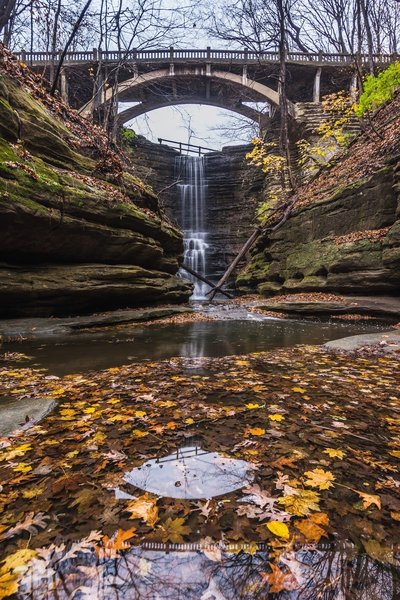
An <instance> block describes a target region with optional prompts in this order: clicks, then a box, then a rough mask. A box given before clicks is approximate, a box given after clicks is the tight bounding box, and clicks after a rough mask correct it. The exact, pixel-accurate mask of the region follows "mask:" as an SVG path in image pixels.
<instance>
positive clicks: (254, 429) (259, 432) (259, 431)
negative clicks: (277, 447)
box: [246, 427, 265, 436]
mask: <svg viewBox="0 0 400 600" xmlns="http://www.w3.org/2000/svg"><path fill="white" fill-rule="evenodd" d="M246 432H247V433H250V435H256V436H262V435H265V429H261V427H251V428H249V429H247V430H246Z"/></svg>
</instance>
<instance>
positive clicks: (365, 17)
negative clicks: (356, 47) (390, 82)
mask: <svg viewBox="0 0 400 600" xmlns="http://www.w3.org/2000/svg"><path fill="white" fill-rule="evenodd" d="M360 9H361V14H362V17H363V21H364V26H365V33H366V34H367V46H368V59H369V60H368V62H369V70H370V73H372V75H375V63H374V42H373V39H372V30H371V24H370V22H369V15H368V9H367V3H366V0H360Z"/></svg>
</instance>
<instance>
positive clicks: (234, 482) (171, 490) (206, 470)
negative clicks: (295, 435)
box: [124, 446, 253, 499]
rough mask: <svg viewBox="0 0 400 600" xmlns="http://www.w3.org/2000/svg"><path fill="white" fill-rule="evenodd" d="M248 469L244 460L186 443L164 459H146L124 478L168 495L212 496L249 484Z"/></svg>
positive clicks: (250, 466)
mask: <svg viewBox="0 0 400 600" xmlns="http://www.w3.org/2000/svg"><path fill="white" fill-rule="evenodd" d="M251 469H252V465H251V464H250V463H247V462H246V461H244V460H236V459H233V458H226V457H225V456H222V455H221V454H219V453H218V452H206V451H204V450H202V449H201V448H200V447H199V446H187V447H184V448H179V449H178V450H177V451H176V452H175V453H174V454H170V455H169V456H166V457H164V458H160V459H158V458H157V459H152V460H149V461H147V462H146V463H144V465H143V466H141V467H137V468H135V469H133V470H132V471H129V472H128V473H126V474H125V475H124V480H125V481H126V482H127V483H129V484H131V485H133V486H135V487H138V488H140V489H142V490H146V491H147V492H151V493H153V494H157V495H159V496H165V497H168V498H193V499H194V498H198V499H201V498H213V497H214V496H220V495H221V494H228V493H229V492H233V491H235V490H238V489H240V488H242V487H244V486H245V485H246V484H248V483H250V482H251V481H252V479H253V475H252V470H251Z"/></svg>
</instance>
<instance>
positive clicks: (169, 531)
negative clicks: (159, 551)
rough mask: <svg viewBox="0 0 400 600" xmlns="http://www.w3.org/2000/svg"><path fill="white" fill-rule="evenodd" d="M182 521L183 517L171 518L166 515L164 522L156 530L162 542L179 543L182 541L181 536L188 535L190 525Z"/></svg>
mask: <svg viewBox="0 0 400 600" xmlns="http://www.w3.org/2000/svg"><path fill="white" fill-rule="evenodd" d="M184 523H185V519H182V518H177V519H171V517H168V519H167V520H166V521H165V522H164V523H162V524H161V525H159V526H158V527H157V529H156V531H157V532H159V533H160V537H161V539H162V541H163V542H172V543H173V544H181V543H182V542H183V536H185V535H189V533H190V532H191V529H190V527H188V526H187V525H184Z"/></svg>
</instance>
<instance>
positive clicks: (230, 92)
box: [82, 65, 295, 123]
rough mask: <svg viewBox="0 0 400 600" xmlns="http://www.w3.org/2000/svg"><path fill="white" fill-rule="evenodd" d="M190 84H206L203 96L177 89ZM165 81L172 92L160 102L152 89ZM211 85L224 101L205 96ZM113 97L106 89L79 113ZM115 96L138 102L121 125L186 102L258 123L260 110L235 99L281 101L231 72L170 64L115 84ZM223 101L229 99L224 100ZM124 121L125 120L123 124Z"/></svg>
mask: <svg viewBox="0 0 400 600" xmlns="http://www.w3.org/2000/svg"><path fill="white" fill-rule="evenodd" d="M190 81H197V82H199V81H201V82H202V83H205V88H206V90H205V93H196V92H194V93H193V91H191V94H190V96H189V97H188V95H187V94H186V95H185V94H183V93H182V92H181V91H180V89H179V88H180V84H181V83H183V82H186V84H187V82H190ZM166 82H169V83H170V84H171V90H172V93H171V94H166V95H164V94H163V100H162V101H161V100H160V93H159V92H158V93H153V92H152V90H154V86H155V85H157V84H162V83H166ZM212 82H216V83H218V85H219V86H222V87H223V88H225V90H226V92H227V93H226V94H224V98H225V99H221V98H220V97H219V96H217V97H213V98H212V97H210V95H209V93H207V89H210V86H211V84H212ZM113 94H114V90H112V89H111V88H109V89H107V90H105V92H104V93H103V98H102V100H101V101H100V102H99V101H98V100H97V102H96V100H91V101H90V102H89V103H88V104H87V105H86V106H85V107H84V109H83V110H82V114H83V116H90V115H91V114H92V112H93V109H94V107H95V106H96V108H101V106H103V105H104V104H107V103H108V102H110V101H111V100H112V98H113ZM116 95H117V98H118V101H122V102H138V103H140V104H138V107H132V109H127V110H128V111H130V112H129V113H128V112H127V111H123V112H122V113H120V115H119V117H118V120H119V122H120V123H122V122H126V121H127V120H129V119H130V118H134V117H135V116H139V114H143V113H145V112H148V111H150V110H155V108H161V107H163V106H173V105H176V104H189V103H190V104H208V105H213V106H221V108H226V109H228V110H232V111H234V112H237V113H239V114H243V115H245V116H248V117H249V118H251V119H253V120H257V121H259V115H260V113H259V111H256V110H254V109H251V107H248V106H246V105H244V104H243V102H240V101H236V102H235V100H237V98H239V99H240V98H242V99H244V100H245V101H247V102H251V101H254V102H268V103H270V104H272V105H275V106H279V100H280V96H279V93H278V92H277V91H275V90H273V89H272V88H270V87H268V86H266V85H265V84H263V83H259V82H257V81H255V80H253V79H249V78H248V77H247V76H246V75H245V74H243V75H238V74H236V73H232V72H230V71H221V70H212V69H211V66H206V67H202V66H194V67H189V68H188V67H184V68H178V67H176V66H174V65H171V67H170V68H169V69H167V68H165V69H157V70H154V71H149V72H148V73H143V74H140V75H135V76H134V77H132V78H130V79H127V80H126V81H122V82H120V83H119V84H118V87H117V92H116ZM165 98H167V99H165ZM189 98H190V99H189ZM226 98H228V99H229V100H226ZM230 99H231V100H230ZM139 107H141V108H139ZM135 109H136V110H135ZM138 111H140V112H138ZM289 112H290V113H291V114H292V115H294V113H295V111H294V104H293V103H292V102H290V101H289ZM123 119H125V120H124V121H123Z"/></svg>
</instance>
